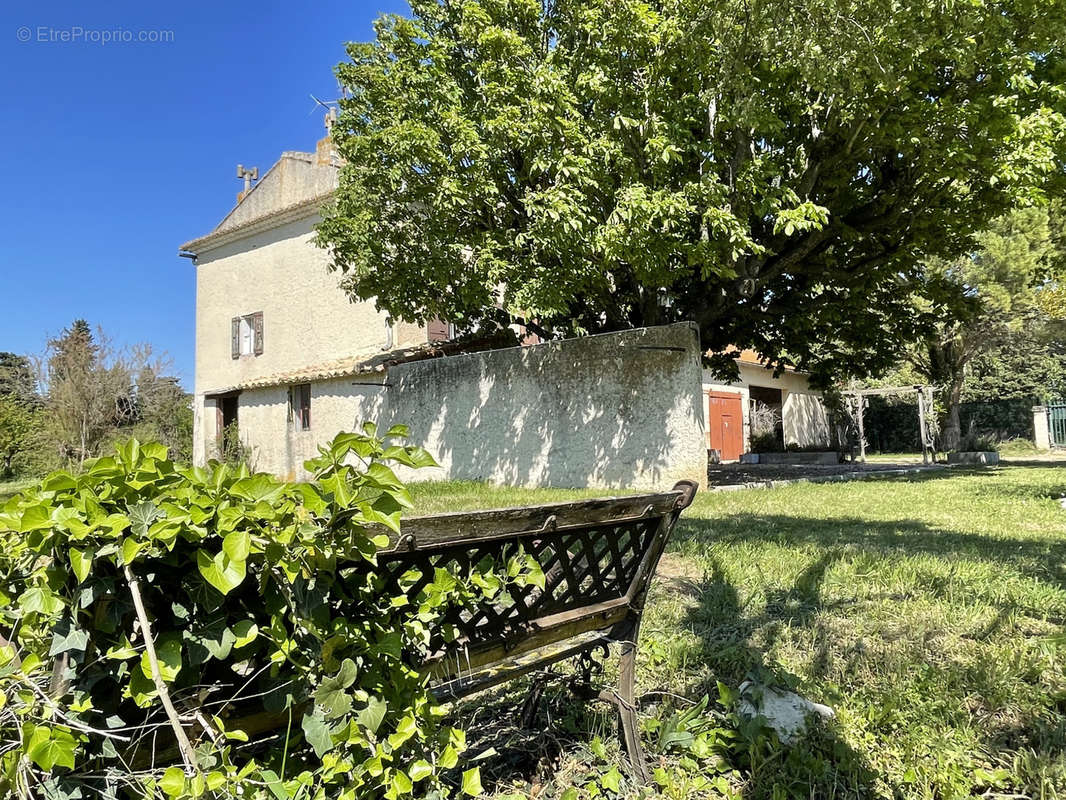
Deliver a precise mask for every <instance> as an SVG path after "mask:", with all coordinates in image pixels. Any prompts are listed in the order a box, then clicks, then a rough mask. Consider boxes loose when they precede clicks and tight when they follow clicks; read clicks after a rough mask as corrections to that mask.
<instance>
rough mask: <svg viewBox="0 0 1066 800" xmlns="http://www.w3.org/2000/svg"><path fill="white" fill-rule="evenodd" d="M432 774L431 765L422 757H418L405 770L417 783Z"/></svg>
mask: <svg viewBox="0 0 1066 800" xmlns="http://www.w3.org/2000/svg"><path fill="white" fill-rule="evenodd" d="M432 774H433V765H432V764H430V763H429V762H428V761H426V760H425V759H424V758H420V759H418V761H416V762H415V763H414V764H412V765H411V767H410V769H408V770H407V776H408V777H409V778H410V779H411V780H412V781H413V782H414V783H418V782H419V781H421V780H425V779H426V778H428V777H429V776H430V775H432Z"/></svg>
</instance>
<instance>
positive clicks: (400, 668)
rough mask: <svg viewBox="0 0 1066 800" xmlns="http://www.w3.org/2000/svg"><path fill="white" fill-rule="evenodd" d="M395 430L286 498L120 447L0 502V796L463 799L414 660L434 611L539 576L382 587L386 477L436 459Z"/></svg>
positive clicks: (389, 491)
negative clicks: (455, 794) (394, 589)
mask: <svg viewBox="0 0 1066 800" xmlns="http://www.w3.org/2000/svg"><path fill="white" fill-rule="evenodd" d="M406 434H407V431H406V429H405V428H404V427H403V426H397V427H393V428H391V429H389V430H388V431H387V432H386V434H385V436H384V437H382V438H379V437H378V435H377V430H376V429H375V427H374V426H373V425H370V424H367V425H365V426H364V427H363V430H362V431H361V432H358V433H344V434H340V435H338V436H337V437H336V438H335V439H334V440H333V442H332V443H330V444H329V445H328V446H324V447H322V448H320V453H319V456H318V457H317V458H314V459H312V460H311V461H308V462H306V467H307V469H308V470H309V471H310V472H311V473H312V474H313V475H314V480H313V481H311V482H308V483H302V484H297V483H284V482H281V481H278V480H276V479H275V478H273V477H271V476H270V475H266V474H252V473H250V471H249V470H248V468H247V467H245V466H233V465H227V464H220V463H217V462H212V463H210V464H209V465H208V466H207V467H205V468H199V467H186V466H180V465H177V464H174V463H172V462H171V461H169V460H168V459H167V452H166V449H165V448H164V447H163V446H162V445H160V444H158V443H147V444H140V443H138V442H137V441H136V440H131V441H129V442H127V443H125V444H123V445H121V446H120V447H118V448H117V449H116V452H115V453H114V455H111V456H107V457H104V458H99V459H96V460H94V461H90V462H88V463H86V465H85V467H84V470H83V471H82V472H81V473H80V474H73V473H70V472H55V473H52V474H51V475H49V476H48V477H46V478H45V479H44V480H42V481H41V482H40V484H39V485H37V486H35V487H33V488H31V489H29V490H27V491H25V492H23V493H22V494H21V495H16V496H15V497H13V498H11V499H10V500H9V501H8V502H7V503H6V504H5V505H3V506H2V507H0V625H2V630H0V633H2V636H3V640H2V641H0V687H2V689H3V693H2V695H0V739H2V741H0V748H2V749H0V793H2V794H3V796H16V797H19V798H29V797H49V798H52V797H54V798H76V797H85V798H87V797H103V798H125V797H159V798H163V797H166V798H182V799H184V798H198V797H208V796H210V797H226V796H241V797H245V798H270V799H271V800H274V799H275V798H277V799H278V800H281V799H282V798H308V800H310V799H311V798H344V799H345V800H357V799H361V798H372V797H373V798H376V797H384V798H399V797H403V796H405V795H411V794H415V793H417V794H418V795H420V796H431V797H446V796H448V795H449V794H450V793H452V791H453V790H454V788H457V787H461V788H460V791H464V792H466V793H467V794H477V793H478V792H480V778H479V774H478V772H477V770H476V769H471V770H467V771H465V772H462V766H461V765H460V759H461V757H462V754H463V751H464V748H465V740H464V734H463V732H462V731H461V730H458V729H456V728H453V727H449V726H448V725H445V724H443V723H442V716H443V710H442V708H441V707H440V706H439V705H438V704H436V703H435V702H434V700H433V698H432V695H431V694H430V692H429V691H428V689H427V679H426V678H425V677H424V676H423V675H422V674H421V672H420V670H419V665H420V664H421V662H422V659H423V658H424V657H425V655H426V648H427V643H428V641H429V634H430V631H431V630H433V629H434V626H435V625H436V624H437V623H438V621H439V620H440V618H441V617H442V616H443V615H444V614H446V613H447V612H448V611H449V610H453V609H454V608H455V607H456V605H476V604H478V603H483V602H492V601H493V598H496V597H499V596H502V595H503V594H504V592H503V589H504V587H505V585H506V583H507V582H508V581H515V582H519V583H529V582H533V583H542V582H543V574H542V573H540V572H539V569H538V568H537V566H536V564H535V562H533V560H532V559H529V558H526V557H524V556H523V555H522V554H521V553H513V554H511V556H510V558H508V559H506V561H507V563H505V564H493V563H487V564H486V563H483V564H480V565H478V566H477V567H474V568H472V570H471V572H470V574H467V575H452V574H449V573H446V572H444V571H443V570H441V571H439V572H438V574H437V575H436V576H435V580H434V581H433V582H432V583H431V584H429V585H428V586H427V587H426V588H425V589H423V590H421V591H419V592H418V593H417V594H413V593H411V594H408V593H406V592H401V593H400V594H395V593H391V594H390V593H388V592H385V591H383V587H384V585H385V582H384V580H383V579H382V577H381V576H380V575H379V574H377V573H376V572H375V568H374V567H375V563H376V554H377V552H378V551H379V549H380V548H381V547H383V546H385V545H386V544H387V542H388V535H387V532H388V531H393V532H397V533H398V531H399V526H400V517H401V513H402V512H403V511H404V510H405V509H407V508H409V507H410V506H411V499H410V497H409V495H408V493H407V491H406V489H405V488H404V486H403V485H402V483H401V482H400V481H399V480H398V479H397V477H396V475H395V473H394V472H393V469H392V467H391V465H395V464H401V465H404V466H407V467H413V468H419V467H424V466H429V465H432V464H434V463H435V462H434V460H433V458H432V457H431V456H430V455H429V454H428V453H427V452H426V451H425V450H423V449H421V448H418V447H411V446H406V445H404V444H403V443H402V441H403V438H404V437H405V436H406ZM400 584H401V586H402V587H403V588H404V589H409V588H410V587H411V586H412V585H413V581H412V582H405V581H404V580H401V581H400Z"/></svg>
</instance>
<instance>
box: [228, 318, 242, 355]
mask: <svg viewBox="0 0 1066 800" xmlns="http://www.w3.org/2000/svg"><path fill="white" fill-rule="evenodd" d="M230 357H231V358H240V357H241V318H240V317H234V318H233V319H232V320H231V321H230Z"/></svg>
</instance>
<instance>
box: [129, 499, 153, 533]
mask: <svg viewBox="0 0 1066 800" xmlns="http://www.w3.org/2000/svg"><path fill="white" fill-rule="evenodd" d="M126 516H128V517H129V518H130V530H132V531H133V533H134V535H135V536H137V538H139V539H146V538H148V526H149V525H151V524H152V523H153V522H154V521H155V519H156V517H158V516H159V509H158V508H157V507H156V505H155V504H154V503H150V502H148V501H147V500H145V501H144V502H141V503H137V504H136V505H133V506H130V507H129V510H128V511H127V512H126Z"/></svg>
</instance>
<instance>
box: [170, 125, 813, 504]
mask: <svg viewBox="0 0 1066 800" xmlns="http://www.w3.org/2000/svg"><path fill="white" fill-rule="evenodd" d="M328 124H329V120H328V119H327V127H328ZM339 167H340V161H339V158H338V156H337V154H336V152H335V150H334V148H333V146H332V142H331V140H330V138H329V136H328V133H327V136H326V137H325V138H323V139H322V140H321V141H320V142H319V143H318V145H317V147H316V149H315V152H313V153H304V152H284V153H282V155H281V158H280V159H279V160H278V162H277V163H276V164H274V166H272V167H271V168H270V169H269V170H267V171H266V172H265V173H264V175H263V177H262V179H260V180H258V182H256V183H255V184H254V185H252V180H253V179H254V178H255V177H256V176H257V172H256V171H254V170H245V169H244V168H243V167H239V168H238V175H239V177H244V178H245V188H244V191H242V192H240V193H239V194H238V196H237V204H236V206H235V207H234V208H233V209H232V210H231V211H230V212H229V214H227V215H226V217H225V218H224V219H223V220H222V221H221V222H219V224H218V225H217V226H216V227H215V228H214V230H212V231H211V232H210V233H208V234H207V235H205V236H201V237H199V238H197V239H193V240H192V241H189V242H186V243H185V244H184V245H182V247H181V250H182V253H181V254H182V255H183V256H186V257H188V258H191V259H192V262H193V264H194V265H195V269H196V366H195V386H194V401H193V408H194V442H193V459H194V462H195V463H197V464H203V463H204V462H205V461H206V460H207V459H209V458H212V457H216V456H218V455H219V454H220V453H221V448H222V446H223V432H224V431H226V430H236V431H237V432H238V434H239V439H240V440H241V442H242V443H243V444H244V445H245V446H246V447H247V448H248V449H249V450H250V451H251V460H252V462H253V465H254V466H256V467H257V468H259V469H263V470H267V471H270V472H273V473H275V474H277V475H279V476H281V477H284V478H287V479H294V478H302V477H306V474H305V473H304V471H303V469H302V464H303V462H304V461H305V460H306V459H308V458H310V457H312V456H313V455H315V453H316V450H317V446H318V445H319V444H320V443H322V442H323V441H326V440H328V439H329V438H331V437H332V436H333V435H334V434H335V433H336V432H338V431H340V430H351V429H352V428H353V427H354V426H356V425H358V424H359V423H360V422H361V421H362V420H364V419H375V420H377V421H379V422H380V423H382V424H385V423H386V421H388V420H389V418H390V417H394V418H395V419H394V420H393V421H398V422H403V423H405V424H410V425H412V429H413V432H415V431H416V430H417V429H418V428H419V425H421V428H422V430H421V432H420V433H419V434H418V437H420V439H421V440H420V441H419V443H421V444H424V445H426V446H427V447H430V445H431V444H432V445H433V446H434V447H436V448H438V450H439V452H437V451H434V452H437V454H438V455H439V456H441V457H442V460H445V461H448V462H449V464H448V465H446V467H447V468H446V470H445V471H444V472H442V473H440V474H434V475H433V476H431V477H457V476H461V477H478V478H485V479H489V480H501V481H508V482H517V483H527V484H530V485H534V484H556V485H566V484H567V483H568V482H569V484H572V485H604V486H611V485H618V486H622V485H636V484H635V483H634V481H636V480H647V481H651V482H652V483H655V482H657V481H659V479H660V478H661V479H662V480H666V479H667V478H672V479H673V478H677V477H678V476H682V477H685V476H687V477H693V476H697V477H698V475H699V473H700V472H701V470H702V468H700V467H698V466H696V461H697V460H699V459H704V460H705V457H706V448H707V447H708V446H709V447H712V448H715V449H718V450H719V451H720V452H721V453H722V458H724V459H730V458H737V457H739V455H740V452H741V451H746V450H747V449H748V447H749V443H750V415H751V404H752V403H753V402H761V403H764V404H767V405H770V406H773V407H776V408H778V409H779V411H780V416H781V420H782V427H783V430H782V434H783V441H784V442H796V443H798V444H801V445H811V444H814V443H816V442H817V441H818V440H819V439H820V438H824V436H825V434H826V432H827V430H828V428H827V426H826V423H825V413H824V409H823V408H822V406H821V403H820V400H819V399H818V394H817V392H814V391H812V390H811V389H810V388H809V386H808V385H807V381H806V376H804V375H802V374H801V373H797V372H792V371H789V372H785V373H784V374H782V375H781V376H780V377H777V378H775V377H773V374H772V372H770V371H769V370H766V369H764V368H763V367H762V366H761V365H759V364H758V363H757V359H755V357H754V354H752V353H745V354H742V356H741V358H740V360H739V361H740V370H741V380H740V381H739V382H738V383H736V384H733V385H721V384H719V383H716V382H715V381H714V379H713V378H712V376H711V375H710V373H709V372H708V371H706V370H703V371H702V390H701V381H700V377H699V376H700V373H701V370H700V368H699V366H698V364H699V359H698V351H697V350H693V352H694V353H696V355H693V357H692V358H691V359H688V356H685V357H684V358H681V359H680V360H679V361H678V363H677V364H675V365H673V366H671V367H670V369H669V370H667V373H662V371H661V369H660V367H661V366H662V365H661V364H660V365H655V364H651V363H650V362H649V363H648V364H647V365H644V360H643V359H644V357H645V356H646V354H647V353H648V352H652V351H653V350H654V347H658V346H659V345H654V346H653V345H633V346H632V347H633V350H632V353H633V355H631V356H629V357H628V360H626V361H618V359H614V358H611V359H608V360H607V361H603V359H604V357H605V356H604V354H605V353H609V352H610V348H611V346H619V347H626V346H629V345H628V344H627V343H629V342H631V341H638V340H641V341H643V340H645V339H646V340H652V339H656V338H657V337H660V336H665V337H666V338H667V339H669V340H670V342H671V343H670V346H669V347H668V348H667V349H668V350H671V349H672V350H671V351H676V350H677V345H676V342H675V341H674V340H680V341H681V342H682V343H683V345H684V349H685V350H686V351H687V350H689V349H694V348H697V347H698V342H697V341H695V339H693V338H692V331H691V329H690V328H689V327H684V326H683V327H684V329H681V328H678V329H677V330H675V331H672V332H666V331H664V332H663V333H661V334H659V333H655V332H654V330H655V329H649V331H650V332H649V333H645V334H637V335H635V336H628V335H623V334H619V335H617V337H618V338H617V339H615V340H610V341H614V342H615V345H611V343H610V341H608V340H604V339H600V338H598V337H589V339H590V341H588V342H587V343H585V344H575V343H573V342H564V343H555V342H549V343H543V344H540V343H538V342H539V340H538V339H537V337H535V336H531V335H526V332H525V331H524V330H518V331H517V332H518V333H519V335H520V336H521V337H522V343H523V344H524V345H531V346H528V347H522V348H520V350H522V351H529V352H528V353H527V354H524V355H522V354H518V353H512V354H507V353H505V352H504V351H498V352H500V353H501V355H496V356H492V355H478V354H471V356H470V357H469V358H468V359H467V361H465V362H462V363H460V362H459V361H458V360H457V359H445V360H447V361H449V362H452V363H450V365H448V366H446V365H444V364H440V365H437V366H428V365H421V366H416V365H414V364H410V363H409V364H406V365H405V364H404V362H405V361H406V362H411V361H414V360H416V359H419V358H421V357H422V355H423V354H422V353H421V352H420V350H424V349H425V347H426V346H427V345H428V344H429V343H430V342H441V341H444V340H447V339H449V338H451V335H452V331H451V330H450V327H449V326H448V325H447V324H446V323H441V322H431V323H430V324H429V325H428V326H426V327H420V326H417V325H408V324H403V323H400V324H392V323H390V322H389V320H388V319H387V317H386V315H385V314H384V313H382V312H379V311H377V310H376V309H375V307H374V304H373V302H372V301H367V302H356V303H353V302H351V301H350V300H349V298H348V296H347V295H346V294H345V293H344V292H343V291H342V290H341V289H340V288H339V286H338V280H339V277H338V275H337V274H335V273H331V272H330V271H329V270H328V257H327V253H326V252H325V251H324V250H322V249H320V248H318V247H316V246H315V244H314V242H313V239H314V226H315V224H316V223H317V222H318V221H319V219H320V216H319V212H320V209H321V207H322V205H323V203H324V202H325V201H327V200H328V199H329V198H330V196H331V195H332V193H333V192H334V190H335V189H336V187H337V180H338V172H339ZM674 327H676V326H674ZM611 336H614V335H611ZM642 337H643V338H642ZM696 339H698V337H696ZM591 340H595V341H591ZM690 340H692V341H691V342H690ZM589 359H601V361H599V362H595V363H593V362H592V361H590V360H589ZM686 359H688V360H691V361H692V363H693V364H695V367H694V368H690V367H691V365H690V364H689V363H688V360H686ZM582 363H583V364H587V365H588V371H589V372H590V373H591V374H592V375H593V376H594V378H595V379H594V380H593V381H592V382H591V383H589V382H587V381H586V382H582V381H581V380H579V379H577V378H575V377H574V374H573V369H572V367H573V365H574V364H582ZM567 365H569V366H567ZM608 365H609V366H608ZM493 370H494V371H496V373H497V374H496V375H493V374H490V372H491V371H493ZM612 370H614V373H612ZM670 370H672V371H670ZM415 375H418V376H419V377H418V382H417V383H416V381H415V379H414V377H413V376H415ZM501 375H506V376H508V380H509V381H511V382H512V383H513V385H514V386H518V385H519V384H523V385H528V387H529V388H528V390H525V391H524V392H521V393H518V394H514V395H513V396H509V395H508V394H507V393H506V392H501V391H499V389H500V388H502V382H501V381H500V380H499V378H500V376H501ZM653 378H654V381H653V382H652V383H650V384H647V385H645V387H644V388H643V389H642V390H640V391H637V390H635V389H634V388H633V387H634V386H636V385H641V382H642V381H650V380H652V379H653ZM664 380H665V381H666V383H665V384H664V383H663V381H664ZM690 383H691V386H690V385H689V384H690ZM548 384H552V385H551V386H550V387H549V386H548ZM428 385H432V386H433V387H435V388H434V389H433V391H434V392H435V394H433V395H432V396H430V394H427V390H426V389H425V387H426V386H428ZM401 387H403V392H402V393H403V394H405V397H404V398H401V397H400V394H401V391H400V388H401ZM664 391H666V392H667V395H666V396H665V399H663V398H664V396H663V392H664ZM701 391H702V394H701ZM531 393H532V394H531ZM537 394H539V395H540V396H539V397H537V396H533V395H537ZM471 398H480V400H479V401H478V402H472V399H471ZM538 404H539V407H540V409H541V411H543V410H544V409H545V408H547V405H551V404H554V405H553V408H554V411H553V412H549V416H550V415H551V414H552V413H554V416H555V427H553V426H552V425H551V424H547V425H545V424H544V423H543V422H542V420H540V419H536V420H535V421H533V420H534V418H536V417H537V413H538V412H536V411H535V410H534V409H535V408H537V406H538ZM460 408H462V409H463V411H462V412H461V413H460V412H459V411H458V409H460ZM612 408H613V409H615V410H612ZM593 419H595V420H596V421H597V424H602V425H603V430H602V432H601V433H602V437H601V440H600V441H598V442H597V443H596V445H595V448H598V450H595V451H594V449H593V446H592V445H590V446H589V447H586V448H585V449H583V450H582V449H581V446H579V444H577V442H576V439H577V438H578V437H575V436H574V435H573V432H574V431H582V432H584V434H585V435H591V434H592V432H593V431H592V429H590V428H589V427H588V426H589V422H590V420H593ZM525 420H531V421H530V422H526V421H525ZM490 421H492V425H493V426H494V427H493V428H492V431H491V435H492V436H494V437H498V436H502V438H503V441H511V442H522V447H512V452H499V451H493V452H491V453H489V452H487V449H486V446H485V444H484V442H477V441H474V440H469V441H464V442H462V443H460V442H459V438H461V437H459V428H460V427H462V428H464V429H465V431H466V435H467V436H470V435H472V434H473V432H476V431H477V429H478V423H482V422H483V423H484V424H485V426H486V427H485V428H484V430H483V431H482V433H483V435H484V436H488V435H490V434H489V431H488V427H487V426H488V425H489V422H490ZM568 426H569V427H568ZM638 428H646V430H643V431H642V430H638ZM564 429H565V430H564ZM534 433H536V435H534ZM667 435H669V436H671V437H673V441H670V442H666V441H664V440H663V437H665V436H667ZM418 437H416V438H418ZM534 440H537V441H534ZM604 441H609V442H612V443H613V447H615V448H616V449H615V450H614V451H613V452H612V451H611V450H610V449H609V448H605V447H604V444H603V442H604ZM564 442H565V443H566V444H565V445H564V444H563V443H564ZM522 448H525V449H524V450H523V449H522ZM626 448H628V450H627V449H626ZM431 449H432V447H431ZM734 451H735V452H734ZM622 453H628V454H629V456H630V461H631V462H632V463H633V464H643V465H644V468H645V469H646V470H647V471H648V476H644V477H640V476H637V475H635V474H628V473H625V471H624V470H619V469H618V465H619V464H620V463H621V462H622V461H623V460H624V459H620V458H619V454H622ZM466 458H473V459H474V460H475V461H477V462H478V463H477V464H475V465H474V466H473V467H471V466H469V465H464V464H461V463H460V462H461V461H462V460H463V459H466ZM561 458H566V459H567V460H568V461H569V463H570V464H571V465H572V466H574V465H578V464H582V465H583V466H582V467H580V468H578V467H576V466H574V469H573V470H570V471H568V470H567V469H564V468H561V465H560V464H559V463H558V462H559V459H561ZM609 461H613V462H614V466H613V467H611V466H608V463H607V462H609ZM668 461H670V462H673V465H672V466H664V464H666V462H668ZM463 470H466V471H463ZM575 470H576V471H575ZM675 473H676V474H675ZM649 476H650V477H649ZM656 476H658V477H656ZM419 477H427V476H426V475H421V476H419Z"/></svg>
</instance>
